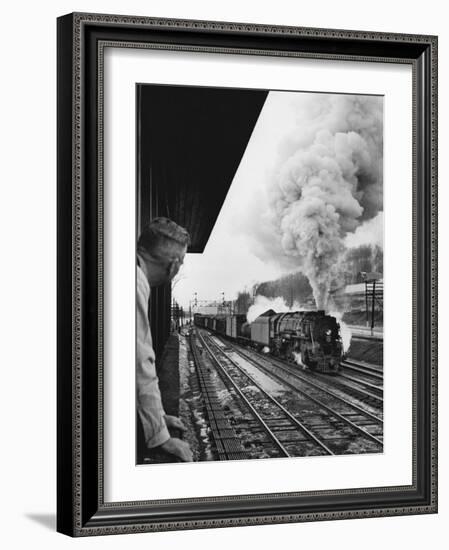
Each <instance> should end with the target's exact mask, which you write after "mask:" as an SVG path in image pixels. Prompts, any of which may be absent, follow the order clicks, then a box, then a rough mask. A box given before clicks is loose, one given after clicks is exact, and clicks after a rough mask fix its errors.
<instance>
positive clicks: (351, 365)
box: [341, 359, 384, 380]
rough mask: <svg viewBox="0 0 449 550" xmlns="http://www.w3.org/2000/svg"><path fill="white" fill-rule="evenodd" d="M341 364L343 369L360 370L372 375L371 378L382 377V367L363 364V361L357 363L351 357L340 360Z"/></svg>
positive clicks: (362, 372) (380, 378) (381, 378)
mask: <svg viewBox="0 0 449 550" xmlns="http://www.w3.org/2000/svg"><path fill="white" fill-rule="evenodd" d="M341 365H342V366H343V367H344V368H345V369H348V370H353V371H355V372H360V373H361V374H365V375H366V376H372V377H373V378H378V379H379V380H383V377H384V375H383V372H382V369H380V368H376V367H374V366H370V365H364V364H363V363H358V362H356V361H354V360H353V359H344V360H343V361H342V362H341Z"/></svg>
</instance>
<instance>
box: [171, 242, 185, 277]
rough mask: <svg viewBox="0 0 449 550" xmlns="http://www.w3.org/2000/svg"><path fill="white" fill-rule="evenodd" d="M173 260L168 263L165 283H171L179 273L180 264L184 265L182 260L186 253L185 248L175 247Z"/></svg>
mask: <svg viewBox="0 0 449 550" xmlns="http://www.w3.org/2000/svg"><path fill="white" fill-rule="evenodd" d="M174 252H175V255H174V258H173V259H172V260H171V261H170V264H169V268H168V273H167V282H168V281H171V280H172V279H173V278H174V277H176V275H177V274H178V273H179V270H180V269H181V266H182V264H183V263H184V258H185V255H186V252H187V246H177V247H176V249H175V250H174Z"/></svg>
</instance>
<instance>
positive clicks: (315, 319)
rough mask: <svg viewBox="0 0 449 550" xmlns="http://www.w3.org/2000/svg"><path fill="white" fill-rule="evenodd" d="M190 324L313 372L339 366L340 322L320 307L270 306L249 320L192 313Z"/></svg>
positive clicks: (334, 371)
mask: <svg viewBox="0 0 449 550" xmlns="http://www.w3.org/2000/svg"><path fill="white" fill-rule="evenodd" d="M194 324H195V325H196V326H198V327H202V328H206V329H209V330H210V331H212V332H216V333H217V334H220V335H221V336H224V337H226V338H229V339H231V340H235V341H237V342H239V343H240V344H245V345H248V346H251V347H254V348H256V349H258V350H260V351H264V352H266V353H271V354H272V355H274V356H277V357H281V358H283V359H286V360H288V361H292V362H295V363H297V364H299V365H302V366H304V367H308V368H309V369H311V370H314V371H317V372H322V373H328V374H337V373H338V372H339V370H340V362H341V360H342V359H343V344H342V339H341V334H340V325H339V323H338V322H337V319H336V318H335V317H333V316H332V315H326V314H325V312H324V311H294V312H287V313H276V312H275V311H273V310H272V309H270V310H268V311H266V312H265V313H263V314H262V315H259V317H257V318H256V319H255V320H254V321H253V322H252V323H248V322H246V315H202V314H199V313H196V314H195V315H194Z"/></svg>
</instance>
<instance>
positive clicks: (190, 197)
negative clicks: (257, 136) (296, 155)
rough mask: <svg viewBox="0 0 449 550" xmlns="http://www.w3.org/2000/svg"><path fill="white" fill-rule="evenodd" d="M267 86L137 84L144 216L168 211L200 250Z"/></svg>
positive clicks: (232, 174) (252, 125)
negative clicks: (234, 87)
mask: <svg viewBox="0 0 449 550" xmlns="http://www.w3.org/2000/svg"><path fill="white" fill-rule="evenodd" d="M267 94H268V91H265V90H244V89H233V88H209V87H197V86H166V85H152V84H142V85H139V86H138V108H139V114H140V116H139V124H138V135H137V138H138V163H139V164H138V165H139V166H140V170H139V173H140V181H139V185H140V188H141V191H140V196H141V200H142V201H143V204H142V205H141V210H140V212H141V222H142V223H146V222H147V221H149V219H151V217H154V216H167V217H169V218H171V219H172V220H174V221H175V222H176V223H179V224H180V225H182V226H183V227H186V228H187V229H188V231H189V232H190V235H191V240H192V243H191V246H190V248H189V252H202V251H203V250H204V247H205V246H206V243H207V241H208V239H209V236H210V234H211V232H212V229H213V227H214V224H215V221H216V219H217V217H218V214H219V212H220V209H221V207H222V205H223V202H224V200H225V197H226V194H227V192H228V189H229V187H230V185H231V183H232V180H233V178H234V174H235V172H236V171H237V168H238V165H239V163H240V161H241V159H242V156H243V154H244V152H245V148H246V146H247V144H248V141H249V138H250V136H251V133H252V131H253V129H254V126H255V124H256V122H257V118H258V116H259V114H260V111H261V109H262V107H263V104H264V102H265V99H266V97H267Z"/></svg>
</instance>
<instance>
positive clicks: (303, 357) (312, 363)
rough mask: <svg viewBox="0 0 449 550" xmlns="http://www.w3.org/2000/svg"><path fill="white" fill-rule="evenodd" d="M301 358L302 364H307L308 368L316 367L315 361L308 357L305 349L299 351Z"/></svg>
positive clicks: (313, 368)
mask: <svg viewBox="0 0 449 550" xmlns="http://www.w3.org/2000/svg"><path fill="white" fill-rule="evenodd" d="M301 360H302V362H303V363H304V365H307V366H308V367H309V369H310V370H315V369H316V361H312V360H311V359H310V355H309V352H308V350H307V349H305V350H303V351H302V352H301Z"/></svg>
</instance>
